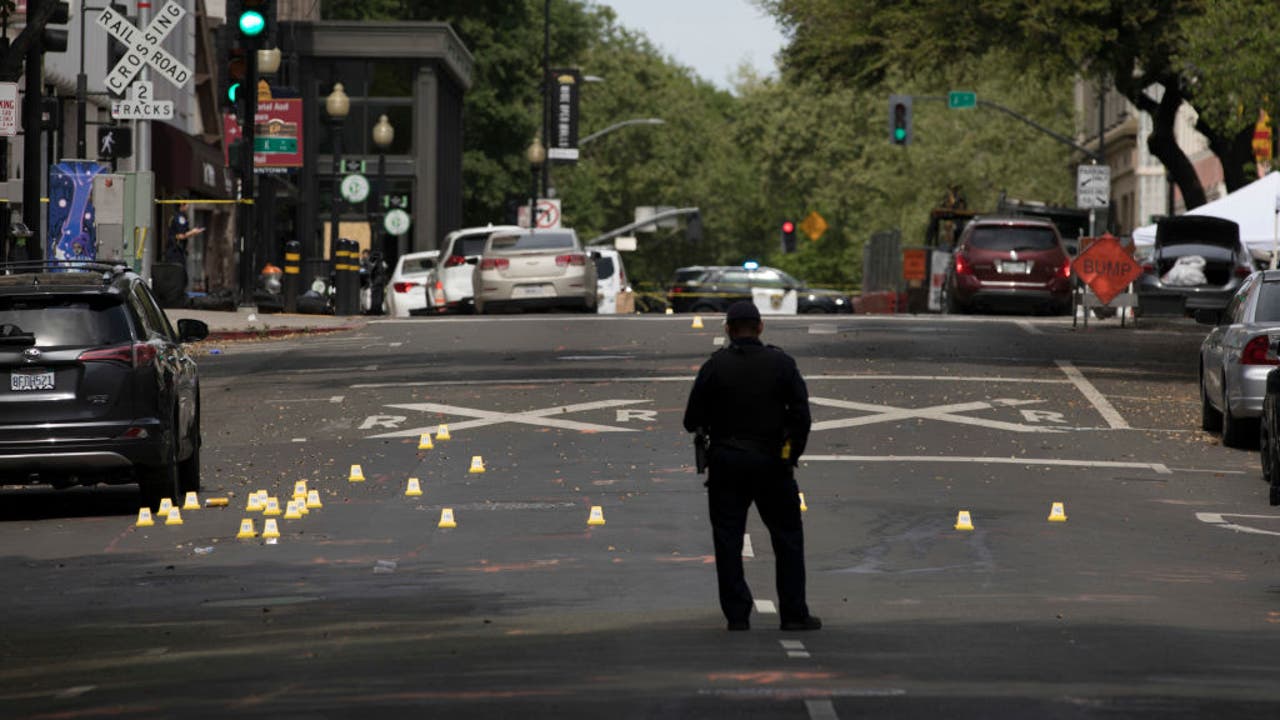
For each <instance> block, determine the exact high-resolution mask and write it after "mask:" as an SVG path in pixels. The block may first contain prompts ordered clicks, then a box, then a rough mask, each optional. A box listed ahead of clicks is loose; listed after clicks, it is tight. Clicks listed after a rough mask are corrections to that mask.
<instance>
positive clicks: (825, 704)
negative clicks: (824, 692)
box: [804, 700, 840, 720]
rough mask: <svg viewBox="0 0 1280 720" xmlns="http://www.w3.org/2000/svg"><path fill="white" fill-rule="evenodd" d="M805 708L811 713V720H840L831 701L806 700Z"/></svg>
mask: <svg viewBox="0 0 1280 720" xmlns="http://www.w3.org/2000/svg"><path fill="white" fill-rule="evenodd" d="M804 708H805V710H808V711H809V718H810V720H840V716H839V715H836V706H835V705H834V704H832V702H831V701H830V700H805V701H804Z"/></svg>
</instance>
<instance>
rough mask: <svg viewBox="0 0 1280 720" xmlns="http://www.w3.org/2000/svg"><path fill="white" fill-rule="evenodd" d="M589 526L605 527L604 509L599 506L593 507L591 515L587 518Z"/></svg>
mask: <svg viewBox="0 0 1280 720" xmlns="http://www.w3.org/2000/svg"><path fill="white" fill-rule="evenodd" d="M587 524H588V525H603V524H604V508H602V507H600V506H599V505H592V506H591V515H590V516H589V517H588V518H587Z"/></svg>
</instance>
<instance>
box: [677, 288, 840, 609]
mask: <svg viewBox="0 0 1280 720" xmlns="http://www.w3.org/2000/svg"><path fill="white" fill-rule="evenodd" d="M725 332H726V333H727V334H728V336H729V344H728V346H727V347H724V348H721V349H720V350H718V351H716V352H715V354H713V355H712V356H711V359H710V360H708V361H707V362H706V363H704V364H703V366H702V369H701V370H699V371H698V377H697V379H696V380H694V383H693V390H692V391H691V392H690V393H689V404H688V407H687V408H686V409H685V415H684V427H685V430H688V431H689V432H696V433H698V435H699V436H700V437H702V436H705V437H707V438H708V441H709V448H708V450H707V464H708V466H709V471H710V474H709V475H708V479H707V482H706V486H707V499H708V504H709V506H710V515H711V530H712V536H713V539H714V542H715V551H716V577H717V579H718V580H719V589H720V608H721V610H723V611H724V616H725V618H726V619H727V620H728V622H729V625H728V627H729V629H730V630H747V629H749V628H750V627H751V623H750V615H751V610H752V608H753V607H754V601H753V599H752V596H751V589H750V588H749V587H748V586H747V580H746V576H745V575H744V573H743V568H742V542H743V541H742V538H743V534H744V532H745V531H746V525H747V511H748V510H749V509H750V508H751V504H752V503H753V502H754V503H755V505H756V510H757V511H758V512H759V513H760V518H761V519H762V520H763V521H764V524H765V525H766V526H767V527H768V528H769V536H770V539H771V540H772V543H773V551H774V555H775V556H776V558H777V569H776V582H777V591H778V604H779V608H778V611H779V614H780V615H781V618H782V629H783V630H817V629H819V628H821V627H822V621H821V620H819V619H818V618H817V617H815V616H813V615H810V614H809V606H808V605H807V604H806V602H805V571H804V527H803V525H802V524H801V520H800V498H799V488H798V487H797V486H796V480H795V474H794V470H795V466H796V463H797V461H798V460H799V459H800V455H801V454H802V453H803V452H804V449H805V443H806V442H807V440H808V438H809V425H810V418H809V391H808V389H807V388H806V387H805V383H804V378H802V377H801V376H800V371H799V369H797V368H796V363H795V360H793V359H792V358H791V356H790V355H787V354H786V353H785V352H783V351H782V350H780V349H779V348H776V347H774V346H772V345H765V344H764V343H762V342H760V335H761V333H763V332H764V322H763V321H762V320H761V319H760V311H759V310H757V309H756V306H755V305H754V304H752V303H751V302H748V301H740V302H736V303H734V304H733V305H731V306H729V310H728V312H727V313H726V315H725Z"/></svg>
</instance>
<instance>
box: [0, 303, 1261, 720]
mask: <svg viewBox="0 0 1280 720" xmlns="http://www.w3.org/2000/svg"><path fill="white" fill-rule="evenodd" d="M767 324H768V326H767V328H766V339H767V340H768V341H771V342H773V343H775V344H778V345H780V346H782V347H783V348H785V349H787V350H788V351H789V352H791V353H792V354H793V355H795V356H796V357H797V359H798V360H799V363H800V367H801V369H802V371H803V372H804V373H805V374H806V376H807V378H808V382H809V389H810V394H811V395H812V407H813V414H814V419H815V427H814V434H813V436H812V439H811V442H810V448H809V455H808V456H806V458H805V461H804V463H803V464H802V467H801V469H800V470H799V471H798V479H799V482H800V485H801V488H802V490H803V492H804V494H805V499H806V504H807V507H808V510H807V512H806V514H805V527H806V538H807V555H808V568H809V575H808V579H809V602H810V606H811V608H812V609H813V611H814V612H815V613H816V614H818V615H820V616H821V617H822V618H823V620H824V622H825V624H826V627H825V628H824V629H822V630H821V631H819V632H812V633H783V632H781V631H779V630H778V627H777V624H778V623H777V620H778V618H777V614H776V609H775V606H774V600H775V598H776V596H775V593H774V590H773V587H772V584H773V558H772V552H771V549H770V545H769V541H768V534H767V532H765V530H764V528H763V526H762V525H761V523H760V522H759V518H758V516H756V515H755V514H754V513H753V514H752V518H751V521H750V523H749V526H748V540H749V546H748V549H747V550H745V551H744V554H745V555H747V559H746V565H747V574H748V578H749V580H750V581H751V583H752V589H753V591H754V593H755V596H756V598H757V608H756V610H757V611H756V613H755V614H754V615H753V618H752V630H751V631H750V632H747V633H728V632H726V631H725V630H724V623H723V618H721V617H720V614H719V609H718V605H717V602H716V594H715V574H714V566H713V564H712V561H711V552H712V548H711V533H710V529H709V527H708V522H707V512H706V500H705V494H704V490H703V488H702V484H701V478H700V477H699V476H697V475H695V474H694V472H693V470H692V468H691V467H690V466H691V465H692V459H693V457H692V450H691V446H690V443H689V439H688V437H687V436H686V435H685V433H684V432H683V431H682V429H681V427H680V419H681V414H682V412H683V408H684V402H685V398H686V395H687V393H688V389H689V386H690V383H691V380H692V377H693V374H694V373H695V371H696V369H697V367H698V366H699V365H700V364H701V362H702V361H703V360H704V359H705V358H706V356H707V355H708V353H710V352H711V351H712V350H713V349H714V348H715V342H716V341H717V339H718V338H719V337H720V331H719V327H718V319H716V318H707V326H706V329H703V330H696V329H692V328H690V318H689V317H688V316H675V317H622V318H597V317H577V316H569V315H542V316H533V317H517V318H496V319H490V318H484V319H466V318H463V319H456V320H454V319H424V320H411V321H401V322H394V321H386V322H374V323H371V324H369V325H368V326H366V327H364V328H363V329H360V330H355V331H352V332H348V333H340V334H334V335H328V336H324V337H310V338H298V339H286V340H280V341H273V342H244V343H231V344H226V345H222V346H216V347H206V348H204V349H203V350H202V353H203V357H201V369H202V374H203V380H202V385H203V388H202V392H203V418H204V434H205V442H206V445H205V450H204V456H203V475H204V489H203V492H202V499H206V498H209V497H227V498H229V502H230V505H229V507H227V508H224V509H216V508H208V509H201V510H195V511H188V512H186V513H184V514H183V520H184V524H182V525H180V526H165V525H163V524H157V525H156V526H154V527H149V528H139V527H135V525H134V523H135V517H136V513H137V509H138V506H139V501H138V498H137V495H136V493H135V492H134V490H133V489H132V488H129V487H121V488H97V489H82V490H73V491H62V492H57V491H53V490H47V489H14V488H6V489H4V490H3V491H0V547H3V552H2V553H0V573H2V575H0V576H2V577H3V578H4V583H3V587H4V590H3V595H2V596H0V716H3V717H6V718H27V719H35V718H99V717H128V718H233V717H234V718H264V719H267V718H269V719H271V720H287V719H290V718H345V717H361V718H373V717H441V718H450V719H459V720H460V719H462V718H496V717H510V718H531V717H546V718H600V717H613V718H771V719H772V718H813V719H823V720H826V719H830V718H861V717H893V718H931V719H933V718H939V717H945V718H1097V717H1105V718H1112V717H1150V718H1167V717H1235V718H1272V719H1273V718H1276V717H1280V564H1277V562H1276V559H1277V547H1278V543H1280V513H1277V512H1275V511H1273V510H1272V509H1271V508H1270V507H1269V506H1268V505H1267V502H1266V486H1265V485H1264V483H1263V482H1262V481H1261V479H1260V473H1259V470H1258V460H1257V453H1256V452H1249V451H1240V450H1229V449H1225V448H1223V447H1221V445H1220V444H1219V443H1218V442H1217V439H1216V438H1215V437H1213V436H1210V435H1208V434H1205V433H1202V432H1200V431H1199V430H1198V422H1199V405H1198V396H1197V389H1196V348H1197V347H1198V344H1199V341H1200V338H1201V337H1202V335H1203V332H1202V331H1200V330H1198V329H1196V328H1195V327H1189V326H1185V325H1168V326H1147V327H1144V328H1142V329H1139V330H1136V331H1135V330H1132V329H1124V330H1121V329H1119V328H1115V327H1094V328H1092V329H1090V330H1089V331H1088V332H1080V331H1072V330H1071V329H1070V327H1069V325H1066V324H1064V323H1063V322H1062V321H1061V320H1057V319H1050V320H1038V319H1033V320H1022V319H1019V318H1000V317H994V318H954V317H949V318H942V317H926V318H902V319H899V318H868V317H843V318H839V319H830V318H819V319H809V318H787V319H779V320H769V321H767ZM213 350H217V351H219V352H218V353H217V354H213V352H212V351H213ZM441 423H444V424H447V425H448V427H449V430H450V434H451V435H452V438H451V439H449V440H447V441H445V440H440V441H436V442H435V443H434V444H435V447H434V448H433V449H430V450H419V449H418V444H419V439H420V436H421V435H422V434H423V433H435V432H437V431H438V426H439V425H440V424H441ZM474 457H479V458H481V459H482V462H483V465H484V468H485V472H484V473H472V472H470V468H471V466H472V463H473V458H474ZM353 464H359V465H360V466H361V467H362V469H363V473H364V475H365V477H366V480H365V481H364V482H357V483H353V482H350V481H349V472H350V467H351V465H353ZM411 477H416V478H418V479H419V483H420V485H421V487H422V490H423V494H422V495H421V496H418V497H406V496H405V495H404V492H405V489H406V485H407V483H408V479H409V478H411ZM298 480H306V481H307V482H308V487H309V488H310V489H315V490H318V491H319V495H320V498H321V500H322V501H323V504H324V507H323V508H321V509H317V510H312V511H311V512H310V513H309V514H308V515H307V516H306V517H304V518H303V519H301V520H283V519H281V520H279V521H278V522H279V526H280V530H281V535H282V537H281V538H280V539H279V541H278V542H277V543H275V544H267V543H266V542H264V541H263V540H262V539H261V538H255V539H252V540H237V539H236V537H235V536H236V532H237V530H238V529H239V526H240V523H241V520H242V519H245V518H252V519H253V520H254V523H255V530H256V531H257V532H259V533H260V532H261V531H262V529H263V521H264V518H263V517H262V515H261V514H260V513H249V512H246V511H245V506H246V501H247V498H248V495H249V494H250V493H251V492H252V491H254V490H258V489H263V490H267V491H269V492H270V493H271V494H273V495H275V496H277V497H278V498H279V499H281V500H282V501H283V500H285V499H287V498H288V496H289V495H291V493H292V490H293V486H294V483H295V482H296V481H298ZM1055 502H1061V503H1063V505H1064V508H1065V513H1066V515H1067V517H1068V520H1067V521H1066V522H1064V523H1056V522H1055V523H1051V522H1049V521H1048V516H1049V513H1050V507H1051V505H1052V504H1053V503H1055ZM593 506H599V507H600V508H601V511H602V514H603V518H604V519H605V521H606V524H605V525H603V526H598V525H597V526H590V525H588V517H589V514H590V511H591V508H592V507H593ZM446 508H447V509H449V510H451V511H452V513H453V516H454V519H455V521H456V527H455V528H451V529H441V528H439V527H438V523H439V521H440V517H441V514H442V511H443V510H444V509H446ZM962 510H965V511H968V512H969V513H970V515H971V518H972V522H973V526H974V529H973V530H972V531H962V530H956V529H955V528H954V525H955V523H956V517H957V513H958V512H959V511H962Z"/></svg>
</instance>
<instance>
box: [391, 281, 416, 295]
mask: <svg viewBox="0 0 1280 720" xmlns="http://www.w3.org/2000/svg"><path fill="white" fill-rule="evenodd" d="M393 287H395V289H396V292H398V293H407V292H409V291H410V290H412V289H414V288H416V287H418V283H414V282H398V283H394V285H393Z"/></svg>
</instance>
